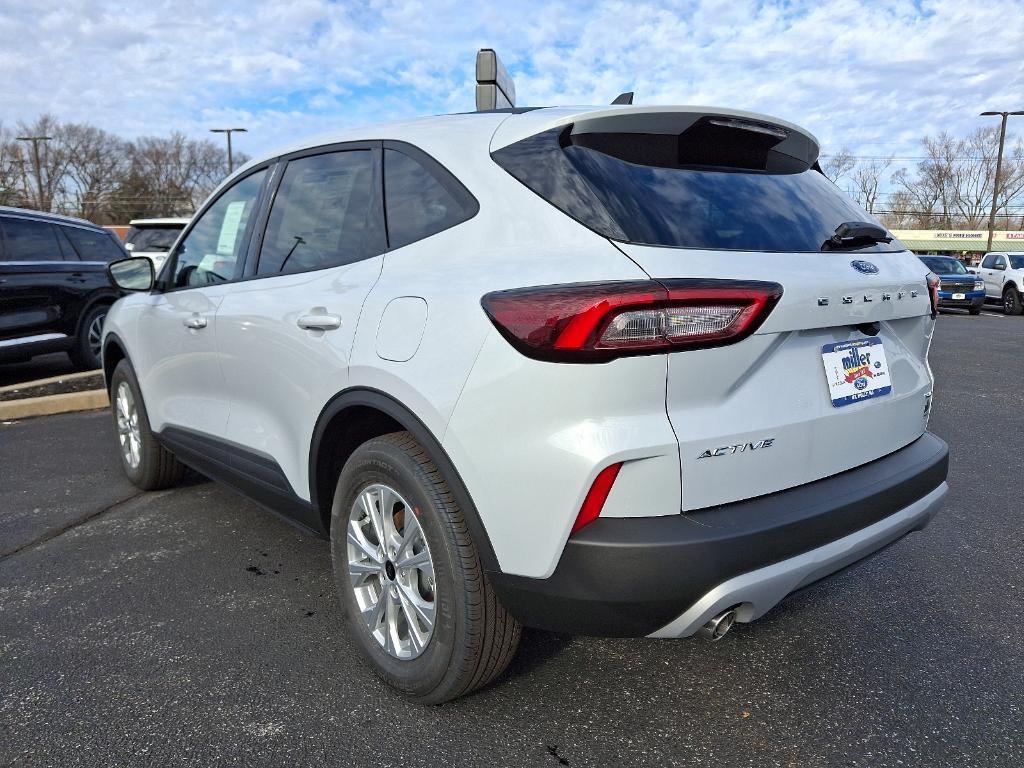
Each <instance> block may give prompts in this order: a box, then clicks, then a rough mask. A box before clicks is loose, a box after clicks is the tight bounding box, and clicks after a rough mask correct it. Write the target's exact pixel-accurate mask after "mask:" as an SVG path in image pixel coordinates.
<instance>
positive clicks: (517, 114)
mask: <svg viewBox="0 0 1024 768" xmlns="http://www.w3.org/2000/svg"><path fill="white" fill-rule="evenodd" d="M703 115H712V116H723V117H733V118H737V119H739V120H750V121H756V122H762V123H767V124H769V125H773V126H779V127H782V128H785V129H786V130H787V131H789V132H791V133H793V134H795V135H798V136H799V137H800V138H802V139H803V140H804V141H805V142H809V144H810V146H809V148H808V151H811V152H813V155H814V159H816V158H817V152H818V147H819V146H820V143H819V142H818V140H817V139H816V138H815V137H814V135H813V134H811V133H810V132H809V131H807V130H805V129H803V128H801V127H800V126H798V125H795V124H793V123H790V122H787V121H785V120H780V119H779V118H776V117H771V116H769V115H764V114H760V113H756V112H744V111H742V110H737V109H728V108H724V107H706V106H687V105H666V106H633V105H612V106H607V105H604V106H575V107H515V108H512V109H493V110H484V111H480V112H462V113H457V114H448V115H432V116H429V117H420V118H415V119H411V120H399V121H394V122H388V123H380V124H374V125H368V126H362V127H359V128H352V129H349V130H344V131H332V132H328V133H322V134H319V135H316V136H311V137H308V138H305V139H302V140H300V141H296V142H292V143H290V144H287V145H284V146H281V147H278V148H277V149H275V150H274V151H272V152H268V153H265V154H263V155H260V156H259V157H256V158H253V159H252V160H250V161H249V162H248V163H246V164H245V165H244V166H243V167H242V168H240V169H238V170H237V171H236V172H235V174H233V177H234V176H239V175H241V174H244V173H245V172H246V171H247V170H248V169H250V168H253V167H255V166H257V165H261V164H263V163H265V162H267V161H268V160H271V159H273V158H275V157H280V156H282V155H287V154H290V153H292V152H299V151H302V150H305V149H313V148H315V147H321V146H327V145H331V144H341V143H344V142H351V141H380V140H385V141H387V140H393V141H407V142H409V143H412V144H416V145H417V146H418V145H419V140H420V139H421V137H423V136H424V135H425V134H427V135H429V134H436V133H437V132H439V131H453V132H458V133H459V134H462V135H465V134H466V133H479V135H480V138H481V139H482V140H483V143H484V145H485V146H488V147H490V148H491V149H495V148H497V147H498V146H505V145H507V144H511V143H513V142H514V141H518V140H520V139H523V138H526V137H528V136H532V135H534V134H536V133H540V132H542V131H545V130H548V129H550V128H553V127H557V126H560V125H568V124H569V123H575V122H580V123H587V124H592V125H594V126H597V125H615V126H617V130H640V131H646V129H647V127H649V126H650V125H651V124H652V123H657V122H659V121H660V122H661V123H662V124H664V126H665V129H666V130H672V129H673V119H675V122H676V124H678V122H679V120H680V119H683V118H689V119H691V120H692V119H694V118H695V117H697V116H703ZM499 128H500V129H501V131H502V136H501V141H500V142H498V141H497V140H496V141H495V142H494V144H495V145H496V146H491V144H492V142H491V137H492V136H494V137H495V139H497V131H498V129H499ZM653 132H659V131H653ZM455 143H456V142H453V144H455ZM812 162H813V160H812Z"/></svg>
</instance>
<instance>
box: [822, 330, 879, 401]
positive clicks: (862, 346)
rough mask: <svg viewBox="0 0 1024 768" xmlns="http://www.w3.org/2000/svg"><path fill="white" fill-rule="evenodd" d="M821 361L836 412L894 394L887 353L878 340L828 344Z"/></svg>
mask: <svg viewBox="0 0 1024 768" xmlns="http://www.w3.org/2000/svg"><path fill="white" fill-rule="evenodd" d="M821 359H822V362H823V363H824V365H825V378H826V379H827V380H828V391H829V395H830V396H831V398H832V405H834V406H835V407H836V408H841V407H842V406H844V405H850V404H851V403H857V402H860V401H861V400H870V399H871V398H873V397H882V396H883V395H888V394H889V393H890V392H892V381H891V380H890V379H889V365H888V363H887V362H886V361H885V349H884V348H883V347H882V340H881V339H880V338H878V337H877V336H872V337H871V338H867V339H858V340H857V341H841V342H837V343H835V344H826V345H825V346H823V347H822V348H821Z"/></svg>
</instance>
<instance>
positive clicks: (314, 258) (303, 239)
mask: <svg viewBox="0 0 1024 768" xmlns="http://www.w3.org/2000/svg"><path fill="white" fill-rule="evenodd" d="M375 169H376V163H375V162H374V157H373V151H372V150H370V149H350V150H342V151H340V152H327V153H325V154H321V155H310V156H307V157H299V158H296V159H294V160H291V161H289V163H288V167H287V168H285V172H284V176H283V177H282V178H281V185H280V187H279V188H278V190H277V194H276V195H275V197H274V203H273V206H272V207H271V209H270V217H269V218H268V219H267V229H266V235H265V236H264V238H263V246H262V248H261V250H260V257H259V264H258V266H257V269H256V274H257V275H258V276H261V277H265V276H269V275H279V274H287V273H290V272H306V271H309V270H314V269H326V268H328V267H337V266H341V265H342V264H351V263H352V262H356V261H361V260H363V259H368V258H370V257H372V256H376V255H378V254H380V253H383V251H384V233H383V231H382V228H381V226H380V198H379V196H378V194H377V189H378V185H377V184H376V170H375Z"/></svg>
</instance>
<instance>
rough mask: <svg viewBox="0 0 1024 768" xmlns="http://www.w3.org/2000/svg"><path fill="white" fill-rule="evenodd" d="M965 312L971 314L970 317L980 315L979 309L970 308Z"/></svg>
mask: <svg viewBox="0 0 1024 768" xmlns="http://www.w3.org/2000/svg"><path fill="white" fill-rule="evenodd" d="M967 311H968V312H969V313H970V314H972V315H980V314H981V307H971V308H970V309H968V310H967Z"/></svg>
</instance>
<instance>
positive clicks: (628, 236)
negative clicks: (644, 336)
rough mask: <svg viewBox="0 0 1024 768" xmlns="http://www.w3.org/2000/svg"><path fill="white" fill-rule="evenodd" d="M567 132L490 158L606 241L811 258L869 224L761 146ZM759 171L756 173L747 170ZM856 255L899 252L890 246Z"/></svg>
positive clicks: (814, 176)
mask: <svg viewBox="0 0 1024 768" xmlns="http://www.w3.org/2000/svg"><path fill="white" fill-rule="evenodd" d="M570 131H571V126H570V128H555V129H552V130H550V131H546V132H544V133H540V134H537V135H535V136H531V137H530V138H527V139H524V140H522V141H520V142H518V143H516V144H512V145H510V146H508V147H504V148H502V149H500V150H498V151H496V152H494V153H493V155H492V157H493V158H494V160H495V161H496V162H497V163H498V164H499V165H501V166H502V167H503V168H505V170H507V171H508V172H509V173H511V174H512V175H513V176H514V177H516V178H517V179H519V181H521V182H522V183H524V184H525V185H526V186H527V187H529V188H530V189H532V190H533V191H534V192H536V193H537V194H539V195H540V196H541V197H543V198H544V199H545V200H547V201H548V202H550V203H551V204H552V205H554V206H555V207H557V208H559V209H561V210H562V211H564V212H565V213H567V214H568V215H569V216H572V217H573V218H574V219H576V220H577V221H579V222H580V223H581V224H583V225H585V226H587V227H589V228H590V229H593V230H594V231H596V232H598V233H599V234H602V235H605V236H606V237H610V238H612V239H613V240H620V241H623V242H629V243H636V244H642V245H657V246H669V247H677V248H707V249H715V250H721V249H725V250H742V251H802V252H808V251H811V252H814V251H820V250H822V245H823V244H824V243H825V241H826V240H828V239H829V238H830V237H832V235H833V234H834V233H835V230H836V227H837V226H839V225H840V224H842V223H844V222H871V223H876V224H877V222H876V221H875V220H874V219H873V218H872V217H871V216H870V215H868V214H867V213H866V212H865V211H863V210H862V209H861V208H860V207H858V206H857V205H856V204H855V203H853V202H852V201H851V200H850V199H849V198H848V197H846V195H844V194H843V193H842V192H840V191H839V189H837V188H836V186H835V185H834V184H832V183H831V182H830V181H829V180H828V179H826V178H825V177H824V176H823V175H822V174H821V173H819V172H818V171H815V170H811V169H806V167H805V166H798V165H797V166H794V165H793V164H791V163H790V164H787V163H786V162H784V161H783V160H781V159H779V158H773V157H772V156H771V152H770V150H769V151H766V150H765V148H764V147H761V146H750V147H743V146H740V145H739V144H738V143H735V144H734V145H731V146H727V147H722V148H721V151H720V152H719V148H718V147H714V146H713V147H708V146H707V145H706V143H701V144H699V146H696V147H693V146H689V145H688V144H687V141H686V139H687V137H686V134H683V135H682V136H678V137H672V140H673V141H672V142H666V141H665V137H663V136H651V135H646V134H600V135H598V138H597V139H591V140H587V141H585V142H578V143H573V142H574V141H576V140H575V138H574V137H571V136H570ZM694 141H698V139H694ZM673 142H674V143H673ZM584 143H586V144H587V146H583V145H582V144H584ZM755 143H756V139H752V140H751V144H752V145H753V144H755ZM747 150H749V151H747ZM625 158H628V159H625ZM716 158H722V159H721V160H716ZM759 158H760V160H759ZM716 162H721V166H720V167H716V166H715V163H716ZM759 165H760V167H762V168H764V170H751V169H752V168H754V167H758V166H759ZM857 250H859V251H898V250H903V246H902V245H901V244H900V243H899V242H897V241H893V242H892V243H888V244H886V243H879V244H877V245H870V246H867V247H864V248H860V249H857Z"/></svg>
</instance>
